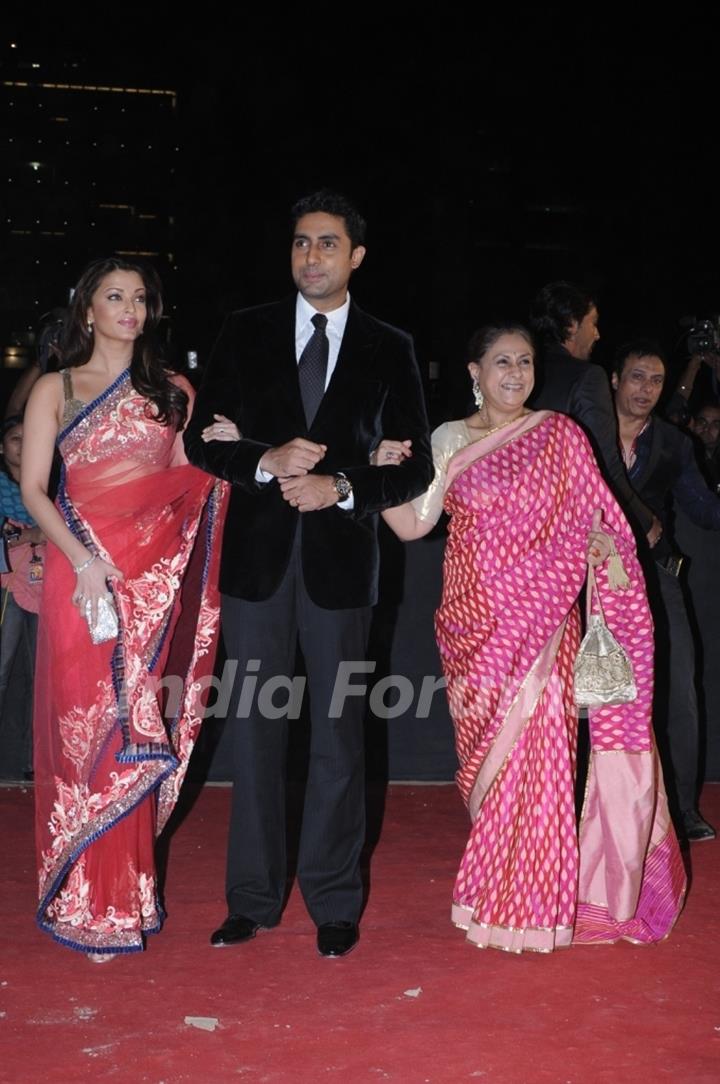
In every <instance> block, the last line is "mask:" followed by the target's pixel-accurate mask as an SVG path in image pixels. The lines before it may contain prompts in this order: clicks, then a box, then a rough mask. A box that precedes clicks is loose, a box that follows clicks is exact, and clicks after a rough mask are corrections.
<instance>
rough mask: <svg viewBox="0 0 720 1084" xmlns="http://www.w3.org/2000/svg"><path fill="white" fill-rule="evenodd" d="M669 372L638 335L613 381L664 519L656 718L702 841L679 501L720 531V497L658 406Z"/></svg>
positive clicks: (647, 557) (636, 480) (652, 577)
mask: <svg viewBox="0 0 720 1084" xmlns="http://www.w3.org/2000/svg"><path fill="white" fill-rule="evenodd" d="M665 376H666V365H665V359H664V357H663V355H662V353H661V351H660V349H659V348H658V347H657V346H656V345H655V344H654V343H652V342H649V341H647V340H641V339H638V340H636V341H635V342H630V343H627V344H626V345H625V346H623V347H621V349H620V350H619V351H618V355H617V359H616V362H615V367H614V371H613V375H612V386H613V389H614V392H615V408H616V410H617V417H618V428H619V433H620V446H621V448H622V455H623V459H624V462H625V468H626V470H627V473H628V478H629V479H630V482H631V484H632V486H633V488H634V489H635V490H636V491H637V492H638V493H639V494H640V496H641V498H642V499H643V501H644V502H645V503H646V504H647V505H648V507H650V508H651V509H652V511H653V512H654V514H655V515H656V516H657V517H658V519H660V520H661V521H662V524H663V533H662V537H661V539H660V541H659V542H658V544H657V545H656V546H655V547H654V549H653V550H652V551H647V550H644V551H643V549H641V551H640V557H641V560H642V561H643V568H644V571H645V581H646V584H647V589H648V598H649V599H650V605H651V608H652V614H653V619H654V622H655V701H654V705H653V707H654V714H653V722H654V725H655V730H656V733H657V737H658V744H659V745H660V748H661V750H662V752H663V755H664V756H663V760H664V766H665V771H666V775H667V776H668V783H669V786H668V797H669V798H670V806H671V809H672V812H673V816H674V819H675V822H676V826H677V829H678V834H679V835H680V837H681V838H682V837H684V838H685V839H687V840H688V841H689V842H691V843H697V842H701V841H703V840H707V839H714V838H715V830H714V828H713V827H712V826H711V825H710V824H708V822H707V821H706V820H705V819H704V818H703V817H702V816H701V814H700V812H699V810H698V789H699V788H698V774H699V768H700V749H699V746H700V734H699V725H698V706H697V696H696V692H695V648H694V644H693V637H692V632H691V629H690V622H689V621H688V615H687V609H686V606H685V598H684V594H683V588H682V584H681V582H680V579H679V575H680V569H681V565H682V560H683V559H682V556H681V555H680V554H679V553H678V552H677V548H676V547H675V545H674V543H673V537H672V509H673V505H675V504H677V505H678V506H679V507H680V508H682V510H683V512H684V513H685V515H686V516H687V517H688V519H689V520H690V521H691V522H692V523H694V524H695V525H696V526H698V527H704V528H705V529H707V530H710V531H720V497H718V496H717V494H715V493H713V492H712V491H711V490H710V489H708V487H707V485H706V483H705V480H704V479H703V477H702V475H701V474H700V471H699V469H698V466H697V463H696V462H695V454H694V451H693V446H692V441H691V439H690V437H689V436H687V435H686V434H685V433H683V432H682V430H681V429H678V427H677V426H675V425H671V424H670V423H669V422H666V421H664V420H663V419H662V418H659V417H658V416H657V415H656V414H654V413H653V411H654V409H655V406H656V405H657V402H658V399H659V398H660V395H661V393H662V390H663V386H664V384H665Z"/></svg>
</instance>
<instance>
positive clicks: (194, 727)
mask: <svg viewBox="0 0 720 1084" xmlns="http://www.w3.org/2000/svg"><path fill="white" fill-rule="evenodd" d="M174 379H176V380H177V381H178V383H180V382H181V378H174ZM182 386H183V387H184V388H185V390H187V391H188V394H189V395H190V397H191V401H192V388H190V386H189V385H188V384H186V382H184V381H182ZM72 402H74V401H72ZM146 406H147V400H145V399H144V398H143V397H142V396H140V395H138V394H137V393H136V392H135V390H134V389H133V387H132V384H131V382H130V373H129V370H126V371H125V372H124V373H122V374H121V375H120V376H119V377H118V378H117V380H115V381H114V383H113V384H112V385H111V386H110V387H109V388H108V389H107V390H106V391H105V392H104V393H103V394H102V395H101V396H100V397H99V398H98V399H96V400H95V401H94V402H92V403H89V404H87V405H84V406H82V409H81V410H80V412H79V413H78V414H77V415H76V416H75V417H74V418H72V420H70V421H68V422H67V423H66V424H65V427H64V428H63V430H62V431H61V433H60V434H59V437H58V446H59V449H60V452H61V454H62V459H63V471H62V478H61V484H60V489H59V493H58V498H57V504H58V507H59V508H60V510H61V512H62V514H63V516H64V518H65V521H66V523H67V524H68V526H69V527H70V529H71V530H72V531H73V532H74V533H75V534H76V535H77V536H78V537H79V538H81V539H82V541H83V543H84V544H85V545H86V546H87V547H88V549H89V550H90V551H91V552H93V553H98V554H99V555H100V556H101V557H103V558H104V559H106V560H108V561H110V562H111V563H112V564H114V565H116V566H117V567H118V568H119V569H121V571H122V572H123V574H124V577H125V578H124V580H123V581H122V582H115V581H113V584H112V593H113V595H114V599H115V604H116V608H117V611H118V615H119V622H120V634H119V636H118V638H117V639H116V640H112V641H109V642H106V643H103V644H98V645H93V644H92V642H91V640H90V636H89V633H88V628H87V625H86V623H85V621H84V620H83V618H82V617H81V616H80V614H79V613H78V611H77V610H76V609H75V607H74V606H72V605H71V597H72V593H73V589H74V585H75V577H74V574H73V572H72V569H71V567H70V564H69V562H68V561H67V559H66V558H65V557H64V556H63V554H62V553H61V552H60V551H59V550H58V549H56V548H55V547H54V546H53V545H51V544H50V543H48V547H47V548H48V554H47V562H46V569H45V591H44V598H43V603H42V608H41V614H40V629H39V637H38V653H37V669H36V677H35V714H34V724H33V725H34V738H35V795H36V838H37V849H38V864H39V881H40V886H39V887H40V902H39V907H38V912H37V918H38V923H39V925H40V927H41V928H42V929H44V930H47V931H48V932H49V933H51V934H52V935H53V937H55V939H56V940H58V941H60V942H61V943H63V944H65V945H69V946H70V947H71V948H75V949H78V950H79V951H83V952H106V953H107V952H110V953H117V952H136V951H140V950H141V949H142V947H143V937H144V935H145V934H148V933H153V932H155V931H157V930H159V929H160V926H161V924H162V920H163V917H164V916H163V912H162V909H161V905H160V902H159V899H158V894H157V884H156V877H155V864H154V840H155V836H156V835H157V834H159V832H160V831H161V830H162V828H163V826H164V825H165V824H166V822H167V819H168V817H169V815H170V813H171V812H172V809H173V806H174V804H175V801H176V799H177V796H178V792H179V789H180V784H181V782H182V779H183V777H184V774H185V771H186V768H187V764H188V760H189V757H190V753H191V752H192V748H193V744H194V741H195V738H196V736H197V733H198V729H199V727H200V722H201V719H202V715H203V707H202V703H201V696H202V693H203V691H204V688H205V685H206V684H207V681H206V680H204V679H207V678H208V677H209V675H210V674H212V668H213V664H214V658H215V649H216V640H217V634H218V625H219V599H218V594H217V587H216V584H217V571H218V567H217V566H218V562H219V541H220V535H221V530H222V518H223V516H224V510H225V503H226V502H225V488H226V487H225V485H224V483H218V482H216V481H215V479H213V478H211V477H209V476H208V475H206V474H204V473H203V472H202V471H199V470H197V469H196V468H195V467H192V466H190V465H189V464H188V463H187V460H186V459H185V456H184V452H183V450H182V435H181V434H178V433H176V431H175V430H174V428H173V427H172V426H164V425H160V424H158V423H157V422H156V421H154V420H153V418H152V417H151V416H150V415H149V414H148V413H147V411H146Z"/></svg>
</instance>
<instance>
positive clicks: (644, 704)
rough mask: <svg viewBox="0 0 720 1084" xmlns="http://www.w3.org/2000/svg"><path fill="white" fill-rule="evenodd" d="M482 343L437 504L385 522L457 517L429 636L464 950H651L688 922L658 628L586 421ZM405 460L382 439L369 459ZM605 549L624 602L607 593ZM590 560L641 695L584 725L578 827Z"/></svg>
mask: <svg viewBox="0 0 720 1084" xmlns="http://www.w3.org/2000/svg"><path fill="white" fill-rule="evenodd" d="M474 341H475V344H476V350H475V353H474V354H473V356H474V357H475V358H476V359H477V360H475V361H472V362H471V363H470V365H469V369H470V373H471V376H472V377H473V382H474V384H473V388H474V392H475V397H476V402H477V403H478V411H477V412H476V413H475V414H473V415H472V416H471V417H470V418H468V419H465V420H463V421H459V422H449V423H447V424H446V425H443V426H440V428H439V429H438V430H436V431H435V433H434V434H433V454H434V459H435V463H436V476H435V480H434V482H433V484H432V486H431V489H430V490H429V491H428V493H427V494H425V495H424V496H422V497H419V498H417V500H416V501H414V502H413V503H412V504H409V505H403V506H402V507H400V508H395V509H391V510H390V511H388V512H385V513H383V516H384V518H385V519H386V521H387V522H388V523H389V525H390V526H391V527H392V528H393V530H395V532H396V533H397V534H398V535H399V536H400V537H401V538H404V539H406V540H409V539H412V538H420V537H422V536H423V535H424V534H427V533H428V531H429V530H430V529H431V528H432V526H433V525H434V524H435V523H436V522H437V519H438V518H439V515H440V511H441V509H442V507H443V505H444V508H445V511H446V512H447V513H448V514H449V515H450V524H449V531H448V542H447V548H446V551H445V565H444V583H443V594H442V601H441V604H440V608H439V609H438V611H437V614H436V634H437V641H438V647H439V650H440V655H441V658H442V664H443V670H444V673H445V676H446V678H447V683H448V698H449V704H450V711H451V714H452V718H453V723H454V727H455V737H456V748H457V755H458V761H459V765H460V767H459V771H458V773H457V782H458V785H459V787H460V791H461V793H462V796H463V798H464V800H465V802H466V804H467V806H468V809H469V812H470V816H471V818H472V828H471V832H470V837H469V839H468V843H467V847H466V849H465V854H464V856H463V859H462V862H461V864H460V870H459V872H458V876H457V880H456V883H455V890H454V896H453V906H452V919H453V921H454V923H455V924H456V925H457V926H459V927H460V928H462V929H464V930H466V931H467V937H468V939H469V940H470V941H471V942H472V943H474V944H476V945H478V946H480V947H487V946H491V947H494V948H500V949H505V950H506V951H510V952H522V951H527V950H530V951H536V952H550V951H552V950H553V949H555V948H559V947H562V946H567V945H570V944H571V943H575V944H577V943H592V942H608V941H617V940H619V939H621V938H624V939H627V940H630V941H635V942H642V943H645V942H652V941H657V940H660V939H661V938H663V937H665V936H666V935H667V934H668V932H669V931H670V929H671V928H672V926H673V924H674V922H675V920H676V918H677V916H678V914H679V911H680V909H681V906H682V902H683V899H684V891H685V873H684V869H683V865H682V861H681V857H680V853H679V849H678V845H677V840H676V838H675V835H674V832H673V828H672V825H671V822H670V818H669V815H668V809H667V801H666V798H665V791H664V787H663V780H662V775H661V771H660V767H659V764H658V760H657V756H656V753H655V745H654V741H653V735H652V726H651V714H650V713H651V703H652V682H653V647H652V644H653V641H652V622H651V618H650V612H649V609H648V605H647V600H646V596H645V588H644V582H643V577H642V573H641V570H640V566H639V564H638V561H637V557H636V553H635V545H634V539H633V535H632V532H631V530H630V528H629V526H628V524H627V522H626V520H625V518H624V516H623V514H622V512H621V511H620V509H619V507H618V505H617V504H616V502H615V500H614V498H613V497H612V495H611V493H610V491H609V490H608V488H607V486H606V485H605V483H604V481H603V479H602V477H601V475H600V473H599V470H598V467H597V464H596V462H595V459H594V457H593V454H592V451H591V449H590V446H589V444H588V441H587V439H586V437H585V435H584V434H583V433H582V431H581V430H580V429H579V427H578V426H577V425H576V424H575V423H574V422H573V421H571V420H570V419H569V418H567V417H565V416H564V415H561V414H555V413H552V412H550V411H539V412H531V411H528V410H526V409H525V406H524V404H525V400H526V399H527V398H528V396H529V394H530V392H531V390H532V386H533V360H534V358H533V349H532V345H531V340H530V336H529V334H528V332H527V331H526V330H525V329H524V328H522V327H519V326H517V325H511V326H507V327H495V328H486V329H483V330H482V331H481V332H480V333H478V335H477V336H476V337H475V339H474ZM407 454H410V449H409V448H408V446H407V445H406V444H404V443H401V442H399V441H384V442H383V444H382V445H381V446H380V448H379V449H378V451H377V452H376V456H375V459H376V461H379V462H393V461H394V462H400V461H401V460H402V458H403V457H404V456H405V455H407ZM601 516H602V530H600V529H599V528H600V522H601ZM611 540H612V542H614V544H615V546H616V548H617V552H618V553H619V555H620V557H621V559H622V562H623V564H624V568H625V570H626V572H627V576H628V578H629V585H628V586H627V587H626V588H625V589H624V590H622V591H612V590H610V587H609V584H608V572H607V567H606V559H607V557H608V555H609V554H610V552H611ZM588 561H589V562H590V563H591V564H593V565H594V566H597V567H596V579H597V583H598V588H599V593H600V597H601V600H602V604H603V608H604V612H605V618H606V621H607V624H608V625H609V627H610V629H611V630H612V632H613V633H614V634H615V636H616V638H617V639H618V640H619V641H620V643H621V644H622V645H623V646H624V648H625V650H626V652H627V653H628V655H629V656H630V659H631V662H632V666H633V670H634V674H635V680H636V684H637V689H638V692H637V698H636V699H635V700H634V701H633V702H632V703H628V704H622V705H619V706H613V707H604V708H601V709H597V710H592V711H591V712H590V737H591V755H590V764H589V772H588V779H587V786H586V793H585V803H584V809H583V813H582V817H581V821H580V826H579V829H578V828H577V826H576V818H575V809H574V781H575V767H576V763H575V758H576V738H577V709H576V707H575V705H574V702H573V663H574V659H575V656H576V654H577V650H578V646H579V628H580V625H579V618H578V607H577V599H578V595H579V594H580V592H581V589H582V586H583V583H584V580H585V575H586V570H587V563H588Z"/></svg>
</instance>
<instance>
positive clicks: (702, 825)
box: [681, 809, 715, 843]
mask: <svg viewBox="0 0 720 1084" xmlns="http://www.w3.org/2000/svg"><path fill="white" fill-rule="evenodd" d="M681 817H682V830H683V835H684V836H685V839H687V841H688V842H689V843H699V842H701V841H702V840H704V839H715V829H714V828H713V826H712V825H711V824H708V822H707V821H706V820H705V819H704V817H701V816H700V814H699V813H698V811H697V809H686V810H684V812H683V813H681Z"/></svg>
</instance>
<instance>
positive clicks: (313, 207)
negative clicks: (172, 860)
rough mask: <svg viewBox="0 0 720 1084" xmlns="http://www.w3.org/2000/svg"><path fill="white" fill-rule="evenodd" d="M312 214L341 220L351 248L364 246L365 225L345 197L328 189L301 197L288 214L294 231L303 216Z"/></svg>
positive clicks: (358, 213)
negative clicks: (333, 216) (335, 217)
mask: <svg viewBox="0 0 720 1084" xmlns="http://www.w3.org/2000/svg"><path fill="white" fill-rule="evenodd" d="M313 214H325V215H336V216H337V218H342V219H343V220H344V222H345V229H346V230H347V235H348V237H349V238H350V244H351V245H352V247H353V248H354V249H355V248H357V247H358V245H364V244H365V231H366V229H367V224H366V222H365V219H364V218H363V216H362V215H361V214H360V212H359V211H358V209H357V207H356V206H355V204H354V203H352V202H351V201H350V200H349V199H348V198H347V196H343V195H341V194H340V193H339V192H333V191H332V190H331V189H329V188H321V189H319V191H317V192H313V193H312V194H311V195H309V196H303V197H302V199H299V200H298V201H297V203H295V204H294V205H293V208H292V210H291V212H290V216H291V219H292V228H293V229H295V227H296V226H297V224H298V220H299V219H301V218H302V217H303V215H313Z"/></svg>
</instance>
